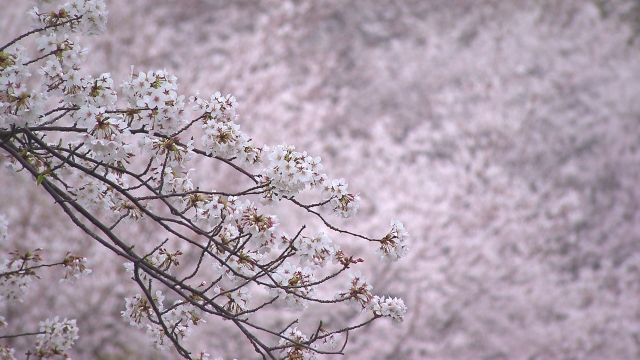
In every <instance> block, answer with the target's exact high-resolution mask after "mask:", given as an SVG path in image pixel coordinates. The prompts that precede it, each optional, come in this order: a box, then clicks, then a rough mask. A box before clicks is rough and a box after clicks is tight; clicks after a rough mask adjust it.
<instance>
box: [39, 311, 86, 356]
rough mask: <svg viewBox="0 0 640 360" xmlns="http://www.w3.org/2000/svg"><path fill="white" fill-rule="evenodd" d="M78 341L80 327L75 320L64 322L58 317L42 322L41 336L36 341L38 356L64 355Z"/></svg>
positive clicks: (65, 320)
mask: <svg viewBox="0 0 640 360" xmlns="http://www.w3.org/2000/svg"><path fill="white" fill-rule="evenodd" d="M77 339H78V327H77V326H76V321H75V320H73V319H72V320H67V318H65V319H64V320H62V321H60V319H59V318H58V317H57V316H56V317H54V318H53V319H47V320H45V321H41V322H40V334H38V336H37V340H36V354H37V355H38V356H40V357H47V358H48V357H52V356H53V355H56V354H61V353H64V351H66V350H68V349H69V348H71V346H72V345H73V342H74V341H75V340H77Z"/></svg>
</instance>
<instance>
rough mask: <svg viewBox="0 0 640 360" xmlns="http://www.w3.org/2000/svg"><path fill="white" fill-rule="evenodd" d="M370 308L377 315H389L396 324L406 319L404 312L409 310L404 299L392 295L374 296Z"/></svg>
mask: <svg viewBox="0 0 640 360" xmlns="http://www.w3.org/2000/svg"><path fill="white" fill-rule="evenodd" d="M369 308H370V309H371V310H372V311H373V314H374V315H376V316H388V317H390V318H391V321H392V322H393V323H394V324H398V323H401V322H402V320H404V314H406V312H407V307H406V306H405V305H404V301H403V300H402V299H399V298H397V297H394V298H393V299H392V298H391V297H387V298H385V297H384V296H382V297H379V296H377V295H376V296H374V297H373V299H372V300H371V303H370V305H369Z"/></svg>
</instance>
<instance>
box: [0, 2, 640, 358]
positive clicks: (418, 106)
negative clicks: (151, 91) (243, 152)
mask: <svg viewBox="0 0 640 360" xmlns="http://www.w3.org/2000/svg"><path fill="white" fill-rule="evenodd" d="M105 2H106V3H107V6H108V9H109V11H110V15H109V22H108V30H107V31H106V33H105V34H104V35H102V36H100V37H94V38H85V39H84V40H83V44H84V45H85V46H89V47H90V48H91V53H90V55H89V57H88V61H87V64H86V66H85V68H84V69H85V71H86V72H88V73H91V74H93V75H94V76H95V75H97V74H99V73H101V72H111V73H112V76H113V77H114V78H115V79H116V81H121V80H123V79H125V78H126V77H127V74H128V73H129V71H130V66H131V65H135V68H136V71H138V70H144V71H146V70H152V69H167V71H169V72H171V73H173V74H175V75H176V76H177V77H178V80H179V83H180V86H181V89H182V93H184V94H187V96H188V95H189V94H193V93H195V92H196V91H200V93H202V94H209V93H213V92H215V91H221V92H223V93H232V94H234V95H235V96H236V98H237V99H238V101H239V103H240V106H241V107H240V109H239V114H240V124H241V125H242V128H243V130H244V131H245V132H246V133H248V134H249V135H251V136H252V137H253V139H254V142H255V143H257V144H262V143H266V144H271V145H274V144H279V143H282V142H287V143H288V144H294V145H295V146H296V148H297V149H304V150H306V151H307V152H309V153H311V154H314V155H318V156H321V157H322V159H323V160H322V161H323V163H324V165H325V169H326V170H327V171H328V172H329V175H330V176H333V177H342V176H344V177H345V178H346V179H347V180H348V181H349V184H350V185H349V186H350V189H353V190H354V191H357V192H359V193H360V196H361V197H362V199H363V203H362V206H361V209H360V213H359V215H358V216H357V217H356V218H355V219H353V220H352V221H350V222H348V223H346V226H348V227H350V228H351V229H354V230H357V231H359V232H362V233H366V234H380V233H385V231H386V230H388V224H389V220H390V219H392V218H393V219H399V220H400V221H402V222H403V223H404V224H405V227H406V228H407V229H408V230H409V231H410V232H411V234H412V242H411V252H410V255H409V257H408V258H407V259H404V260H403V261H400V262H398V263H394V264H392V265H390V266H389V265H383V264H380V263H378V262H376V261H369V264H368V265H366V266H367V267H366V268H364V269H363V273H365V274H366V275H367V277H368V278H370V279H375V280H374V281H373V285H374V289H375V290H376V293H381V294H385V293H388V294H392V295H394V296H401V297H403V298H404V300H405V302H406V304H407V305H408V306H409V309H410V313H409V314H408V317H407V319H406V320H405V322H404V323H403V324H402V325H400V326H393V325H391V324H390V323H389V322H386V321H378V322H376V323H374V324H372V325H370V326H368V327H367V328H365V329H363V330H361V331H359V332H357V333H354V334H352V336H351V338H350V340H351V343H350V345H349V346H348V348H347V354H346V356H345V357H344V358H345V359H434V360H440V359H441V360H445V359H483V360H489V359H491V360H500V359H530V360H534V359H535V360H543V359H567V360H569V359H640V301H639V299H640V182H639V181H640V153H639V148H638V147H639V146H640V101H638V96H639V94H640V36H639V35H638V34H639V32H640V2H638V1H631V0H562V1H552V0H537V1H534V0H519V1H515V0H512V1H494V0H448V1H441V0H372V1H357V0H327V1H311V0H300V1H276V0H265V1H253V0H239V1H232V2H231V1H223V0H181V1H169V0H146V1H125V0H106V1H105ZM30 6H32V3H31V2H27V1H19V2H18V1H14V0H0V9H1V10H0V28H1V29H2V31H0V40H2V41H3V42H6V41H7V40H9V39H11V38H13V37H14V36H16V35H18V34H20V33H22V32H24V31H25V30H28V29H29V20H28V17H27V16H26V15H24V13H25V12H26V10H27V9H28V8H29V7H30ZM0 157H1V155H0ZM199 170H200V171H206V169H204V170H203V169H199ZM24 179H25V178H24V177H22V175H21V174H13V173H11V172H10V171H9V170H3V171H2V172H0V196H1V199H2V200H0V213H5V214H6V215H7V217H8V219H9V220H10V221H11V227H10V228H9V230H10V232H11V241H12V243H10V244H4V245H2V246H3V248H2V250H12V249H13V248H15V247H29V246H31V245H32V244H34V245H35V244H42V242H43V241H44V242H45V243H46V244H48V248H47V247H46V246H45V251H49V252H51V253H55V252H59V253H62V254H64V253H65V252H66V251H68V250H74V251H79V252H82V253H84V254H85V255H86V256H87V257H88V258H89V263H90V267H91V268H93V269H94V273H93V274H92V275H91V277H92V278H91V280H90V281H80V282H77V283H76V284H75V285H74V286H73V287H67V288H65V287H62V286H61V287H50V286H47V283H46V281H45V280H46V279H43V280H42V281H40V282H37V283H35V284H34V287H35V290H34V289H32V290H31V293H30V294H29V296H27V298H26V300H25V304H22V307H9V308H6V309H3V311H4V313H6V314H8V315H7V316H6V317H7V319H8V321H9V322H10V323H11V322H13V323H16V322H17V323H19V324H20V325H19V326H22V327H23V328H24V329H29V328H30V326H31V328H32V327H33V326H34V324H37V321H38V320H42V319H44V318H46V317H51V316H52V312H55V314H57V315H60V316H67V317H77V318H78V322H79V327H80V329H81V330H80V336H81V338H80V339H79V340H78V341H77V345H76V346H75V348H74V350H73V351H74V353H73V354H74V358H77V359H118V358H120V359H133V358H136V359H152V358H153V359H163V358H166V359H172V358H176V355H175V353H158V352H155V351H154V350H153V349H152V348H151V346H150V345H147V344H146V340H145V339H144V334H143V333H141V332H138V331H137V330H135V329H133V328H130V327H129V325H128V324H126V323H125V322H123V321H122V320H121V319H120V314H119V311H120V310H122V309H123V307H124V302H123V301H122V297H123V296H124V295H128V294H129V292H128V291H129V290H128V289H131V287H130V286H128V285H126V284H123V276H124V274H123V271H122V270H123V269H122V266H121V262H122V261H121V260H120V259H117V258H115V257H113V256H110V255H108V254H104V252H103V251H102V250H101V249H99V248H97V246H96V245H95V244H92V243H91V242H90V241H88V240H86V239H85V238H84V237H83V236H82V235H81V234H77V233H75V232H73V231H70V230H69V227H68V225H69V222H68V221H67V220H64V217H63V216H62V214H60V211H59V210H58V209H57V208H56V207H55V205H53V204H51V200H50V199H47V198H46V197H45V196H44V195H45V194H44V192H43V191H41V189H36V188H35V186H33V184H32V183H30V182H29V181H23V180H24ZM65 221H66V222H65ZM61 224H62V225H61ZM38 246H41V245H38ZM5 252H6V251H5ZM369 256H370V257H373V253H372V251H371V252H370V253H369ZM25 306H26V310H24V309H25ZM338 315H339V314H338ZM272 316H276V317H277V316H278V315H277V314H275V315H272ZM274 321H275V320H274ZM12 341H13V344H14V345H15V346H20V344H21V343H20V340H19V339H16V340H12ZM190 343H191V344H193V345H194V346H195V347H196V348H197V347H198V346H199V347H200V348H202V349H207V350H208V352H209V353H211V354H212V355H214V357H215V356H224V357H225V358H233V357H237V358H238V359H250V358H253V357H255V355H252V350H251V348H248V347H247V346H246V344H245V343H244V342H243V341H242V339H237V338H234V337H229V336H227V334H226V332H225V331H224V326H220V327H218V326H212V327H210V328H208V329H207V330H205V331H203V332H201V333H198V334H195V335H194V337H193V339H191V340H190Z"/></svg>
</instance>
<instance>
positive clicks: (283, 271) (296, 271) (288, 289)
mask: <svg viewBox="0 0 640 360" xmlns="http://www.w3.org/2000/svg"><path fill="white" fill-rule="evenodd" d="M272 277H273V280H274V281H275V284H274V285H275V286H274V287H271V288H270V289H269V293H270V295H271V296H272V297H274V298H278V299H279V300H280V301H282V302H284V303H285V305H286V308H287V309H288V310H293V311H301V310H304V309H305V308H307V307H308V306H309V300H307V299H305V298H310V297H313V296H314V295H315V294H316V288H317V285H311V284H313V283H315V282H316V278H315V277H314V276H313V272H312V270H311V269H310V268H308V267H305V268H300V267H295V266H293V265H291V263H289V262H288V261H287V262H285V263H284V264H282V266H280V267H279V268H278V270H277V271H276V273H275V274H273V275H272Z"/></svg>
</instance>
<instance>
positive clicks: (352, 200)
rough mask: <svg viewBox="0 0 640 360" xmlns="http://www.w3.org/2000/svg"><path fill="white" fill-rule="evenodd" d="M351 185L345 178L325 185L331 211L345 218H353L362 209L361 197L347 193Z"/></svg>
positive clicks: (325, 193)
mask: <svg viewBox="0 0 640 360" xmlns="http://www.w3.org/2000/svg"><path fill="white" fill-rule="evenodd" d="M348 187H349V184H347V183H346V182H345V180H344V178H341V179H336V180H333V181H332V182H331V183H329V184H326V185H324V189H323V194H324V195H325V199H329V206H330V207H331V210H332V211H333V212H334V213H336V214H337V215H338V216H340V217H343V218H350V217H353V216H354V215H355V214H356V212H357V211H358V208H359V207H360V196H358V195H357V194H351V193H349V192H348V191H347V188H348Z"/></svg>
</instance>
